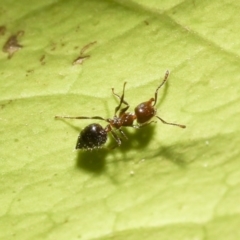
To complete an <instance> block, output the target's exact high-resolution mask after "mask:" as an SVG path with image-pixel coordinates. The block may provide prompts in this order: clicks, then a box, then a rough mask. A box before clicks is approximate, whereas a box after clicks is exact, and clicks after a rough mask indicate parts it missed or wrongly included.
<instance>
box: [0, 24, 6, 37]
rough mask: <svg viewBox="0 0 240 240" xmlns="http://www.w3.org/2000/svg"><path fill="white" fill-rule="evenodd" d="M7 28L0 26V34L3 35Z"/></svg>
mask: <svg viewBox="0 0 240 240" xmlns="http://www.w3.org/2000/svg"><path fill="white" fill-rule="evenodd" d="M6 30H7V28H6V27H5V26H0V35H1V36H3V35H5V33H6Z"/></svg>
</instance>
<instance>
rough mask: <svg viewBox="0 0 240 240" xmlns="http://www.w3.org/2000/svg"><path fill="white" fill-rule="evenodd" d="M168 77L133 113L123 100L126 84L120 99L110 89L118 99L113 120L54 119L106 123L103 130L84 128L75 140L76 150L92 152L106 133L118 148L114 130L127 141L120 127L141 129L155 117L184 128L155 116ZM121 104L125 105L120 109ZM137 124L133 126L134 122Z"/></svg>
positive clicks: (97, 117) (95, 126) (93, 125)
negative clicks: (109, 134) (156, 106)
mask: <svg viewBox="0 0 240 240" xmlns="http://www.w3.org/2000/svg"><path fill="white" fill-rule="evenodd" d="M168 76H169V71H166V73H165V77H164V79H163V81H162V83H161V84H160V85H159V86H158V87H157V89H156V91H155V95H154V98H150V99H149V100H148V101H146V102H142V103H140V104H139V105H138V106H137V107H135V109H134V113H130V112H127V110H128V108H129V104H128V103H127V102H126V101H125V100H124V93H125V86H126V82H125V83H124V85H123V92H122V95H121V97H120V96H119V95H118V94H116V93H115V92H114V89H113V88H112V93H113V94H114V95H115V96H116V97H117V98H119V100H120V102H119V104H118V106H117V107H116V108H115V113H114V116H113V118H102V117H99V116H94V117H84V116H79V117H68V116H55V118H70V119H96V120H103V121H105V122H107V123H108V125H107V126H106V127H105V128H103V127H102V126H101V125H100V124H97V123H93V124H90V125H88V126H87V127H85V128H84V129H83V130H82V131H81V133H80V135H79V137H78V140H77V144H76V147H75V148H76V149H85V150H93V149H96V148H101V147H102V146H103V145H104V144H105V143H106V141H107V136H108V133H111V134H112V136H113V138H114V140H115V141H116V143H117V145H118V146H120V145H121V143H122V139H121V138H120V137H119V136H118V134H117V133H116V130H118V131H119V133H120V134H121V135H122V136H123V137H124V138H126V139H127V137H126V135H125V133H124V132H123V131H122V127H133V128H141V127H143V126H146V125H147V124H149V123H151V122H153V121H151V120H152V118H153V117H157V118H158V119H159V120H160V121H161V122H162V123H164V124H169V125H173V126H177V127H180V128H185V127H186V126H185V125H181V124H176V123H169V122H166V121H165V120H163V119H162V118H160V117H159V116H157V115H156V114H157V109H156V108H155V105H156V103H157V97H158V90H159V89H160V88H161V87H162V86H163V85H164V83H165V82H166V81H167V79H168ZM122 104H124V105H126V106H125V107H123V108H122V109H121V106H122ZM135 121H136V122H137V124H134V122H135Z"/></svg>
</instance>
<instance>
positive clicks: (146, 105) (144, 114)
mask: <svg viewBox="0 0 240 240" xmlns="http://www.w3.org/2000/svg"><path fill="white" fill-rule="evenodd" d="M135 114H136V116H137V122H138V123H139V124H143V123H147V122H149V121H150V120H151V118H152V117H154V116H155V114H156V109H155V108H154V107H153V106H152V101H151V100H150V101H148V102H143V103H140V104H139V105H138V106H137V107H136V108H135Z"/></svg>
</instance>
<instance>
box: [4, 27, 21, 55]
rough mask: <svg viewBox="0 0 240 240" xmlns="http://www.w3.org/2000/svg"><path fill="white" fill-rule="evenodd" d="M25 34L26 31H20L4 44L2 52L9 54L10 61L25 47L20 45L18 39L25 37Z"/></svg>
mask: <svg viewBox="0 0 240 240" xmlns="http://www.w3.org/2000/svg"><path fill="white" fill-rule="evenodd" d="M23 34H24V31H19V32H18V33H17V34H15V35H12V36H10V37H9V38H8V40H7V41H6V43H5V44H4V46H3V48H2V51H3V52H6V53H8V58H9V59H10V58H11V57H12V56H13V54H14V53H15V52H17V51H18V50H19V49H21V48H22V47H23V46H22V45H20V44H19V43H18V38H19V37H21V36H23Z"/></svg>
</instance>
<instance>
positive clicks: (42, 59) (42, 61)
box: [40, 54, 46, 65]
mask: <svg viewBox="0 0 240 240" xmlns="http://www.w3.org/2000/svg"><path fill="white" fill-rule="evenodd" d="M45 57H46V56H45V55H44V54H43V55H42V56H41V58H40V62H41V64H42V65H44V64H46V62H45V61H44V59H45Z"/></svg>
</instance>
